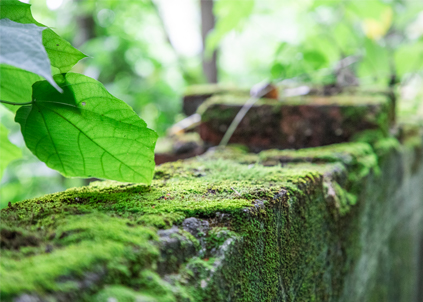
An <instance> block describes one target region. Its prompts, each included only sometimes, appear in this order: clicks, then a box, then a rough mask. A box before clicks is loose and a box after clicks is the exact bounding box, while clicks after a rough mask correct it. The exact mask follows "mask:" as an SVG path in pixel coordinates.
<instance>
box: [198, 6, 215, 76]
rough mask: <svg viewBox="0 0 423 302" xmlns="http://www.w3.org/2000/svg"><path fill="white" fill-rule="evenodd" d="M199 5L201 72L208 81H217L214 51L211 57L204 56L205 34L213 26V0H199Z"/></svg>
mask: <svg viewBox="0 0 423 302" xmlns="http://www.w3.org/2000/svg"><path fill="white" fill-rule="evenodd" d="M200 6H201V37H202V40H203V55H202V56H203V58H202V59H203V72H204V74H205V76H206V78H207V81H208V82H209V83H217V64H216V57H217V55H216V51H214V52H213V55H212V57H211V58H206V57H205V51H204V49H205V45H206V38H207V34H208V33H209V32H210V31H211V30H212V29H213V28H214V24H215V18H214V15H213V0H200Z"/></svg>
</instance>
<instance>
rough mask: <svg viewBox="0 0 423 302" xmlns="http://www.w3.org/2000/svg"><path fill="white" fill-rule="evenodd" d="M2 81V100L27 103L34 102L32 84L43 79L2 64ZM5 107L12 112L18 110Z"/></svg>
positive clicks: (0, 90) (0, 77)
mask: <svg viewBox="0 0 423 302" xmlns="http://www.w3.org/2000/svg"><path fill="white" fill-rule="evenodd" d="M0 79H1V81H0V100H3V101H9V102H13V103H25V102H31V100H32V84H34V83H35V82H36V81H41V80H42V79H43V78H42V77H40V76H39V75H36V74H35V73H32V72H29V71H26V70H23V69H20V68H16V67H13V66H10V65H5V64H0ZM3 105H5V104H3ZM5 106H6V107H7V108H8V109H10V110H11V111H12V112H16V111H17V110H18V107H17V106H11V105H5Z"/></svg>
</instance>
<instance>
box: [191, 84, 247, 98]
mask: <svg viewBox="0 0 423 302" xmlns="http://www.w3.org/2000/svg"><path fill="white" fill-rule="evenodd" d="M223 93H225V94H226V93H231V94H241V95H242V94H244V95H248V94H249V91H248V90H247V89H239V88H236V87H234V86H222V85H218V84H203V85H192V86H189V87H187V89H186V90H185V93H184V94H185V96H191V95H208V94H210V95H214V94H223Z"/></svg>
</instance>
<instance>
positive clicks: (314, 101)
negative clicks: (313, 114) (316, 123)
mask: <svg viewBox="0 0 423 302" xmlns="http://www.w3.org/2000/svg"><path fill="white" fill-rule="evenodd" d="M248 99H249V96H243V95H235V94H223V95H215V96H213V97H211V98H209V99H208V100H207V102H206V103H205V104H203V105H201V107H200V109H199V112H202V111H204V110H205V108H206V107H208V106H210V105H227V106H239V105H244V104H245V103H246V102H247V100H248ZM388 101H389V100H388V98H387V97H386V96H383V95H373V96H360V97H357V96H355V95H351V94H340V95H336V96H307V95H305V96H296V97H287V98H283V99H280V100H276V99H266V98H262V99H259V100H258V101H257V102H256V103H255V105H254V106H260V105H272V106H276V105H281V106H282V105H310V106H325V105H336V106H374V105H385V104H387V103H388Z"/></svg>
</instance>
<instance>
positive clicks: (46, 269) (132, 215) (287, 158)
mask: <svg viewBox="0 0 423 302" xmlns="http://www.w3.org/2000/svg"><path fill="white" fill-rule="evenodd" d="M419 131H420V130H419V129H418V131H414V132H412V133H413V134H412V135H410V136H404V137H400V138H399V139H400V141H398V140H397V139H395V138H382V137H378V136H377V135H376V136H374V135H370V134H369V135H363V136H361V137H360V140H362V141H366V142H351V143H342V144H337V145H330V146H325V147H318V148H309V149H302V150H298V151H289V150H288V151H278V150H270V151H264V152H262V153H261V154H258V155H256V154H248V153H245V152H244V151H242V150H240V149H231V148H227V149H217V150H214V151H210V152H208V153H207V154H205V155H204V156H202V157H199V158H196V159H191V160H185V161H179V162H175V163H168V164H164V165H162V166H159V167H158V168H157V171H156V176H155V180H154V181H153V184H152V186H151V187H144V186H141V185H136V184H123V183H114V182H97V183H93V184H91V185H90V186H89V187H83V188H75V189H70V190H68V191H65V192H62V193H57V194H51V195H46V196H43V197H40V198H36V199H32V200H27V201H23V202H19V203H16V204H13V205H10V206H9V207H8V208H6V209H3V210H2V211H1V219H2V223H1V231H0V236H1V238H0V242H1V252H2V258H1V263H0V264H1V265H0V278H1V280H0V281H1V287H0V293H1V300H2V301H20V302H23V301H297V302H298V301H407V302H409V301H416V302H417V301H420V300H418V299H419V298H421V297H418V296H417V295H418V293H417V288H418V286H417V280H418V278H419V277H418V271H419V265H420V266H421V265H422V259H419V250H418V247H419V242H420V241H421V237H422V236H423V231H422V230H423V227H422V221H423V220H422V217H423V186H422V184H423V147H422V146H423V138H422V135H421V132H419ZM419 261H420V262H419ZM420 278H421V277H420Z"/></svg>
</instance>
